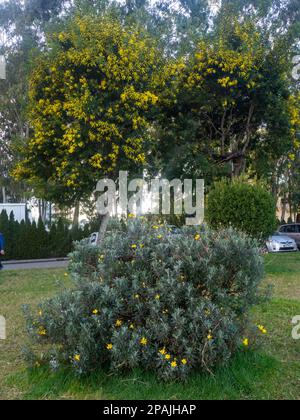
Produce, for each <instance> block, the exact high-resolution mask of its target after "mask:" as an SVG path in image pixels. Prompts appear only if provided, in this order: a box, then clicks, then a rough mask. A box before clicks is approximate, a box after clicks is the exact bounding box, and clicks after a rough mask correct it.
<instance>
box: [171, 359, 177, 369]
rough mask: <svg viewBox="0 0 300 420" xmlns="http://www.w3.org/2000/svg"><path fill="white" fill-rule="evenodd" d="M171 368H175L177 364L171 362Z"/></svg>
mask: <svg viewBox="0 0 300 420" xmlns="http://www.w3.org/2000/svg"><path fill="white" fill-rule="evenodd" d="M171 366H172V368H176V367H177V362H176V361H175V360H173V362H172V363H171Z"/></svg>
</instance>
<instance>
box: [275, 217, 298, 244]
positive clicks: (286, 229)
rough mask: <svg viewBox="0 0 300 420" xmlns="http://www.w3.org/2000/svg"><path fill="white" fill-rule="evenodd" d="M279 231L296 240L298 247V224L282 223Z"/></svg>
mask: <svg viewBox="0 0 300 420" xmlns="http://www.w3.org/2000/svg"><path fill="white" fill-rule="evenodd" d="M279 233H280V234H283V235H285V236H288V237H289V238H292V239H294V240H295V241H296V243H297V246H298V249H300V224H299V223H290V224H288V225H282V226H281V227H280V228H279Z"/></svg>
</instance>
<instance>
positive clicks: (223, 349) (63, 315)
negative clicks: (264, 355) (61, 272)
mask: <svg viewBox="0 0 300 420" xmlns="http://www.w3.org/2000/svg"><path fill="white" fill-rule="evenodd" d="M71 258H72V262H71V264H70V268H69V271H70V274H71V276H72V280H73V282H74V287H73V288H72V289H70V290H65V291H64V292H63V293H60V294H59V295H57V296H56V297H54V298H52V299H50V300H46V301H45V302H43V303H42V304H41V305H40V306H39V308H38V310H37V311H35V312H34V313H33V312H32V311H29V309H28V308H27V310H26V318H27V322H28V330H29V332H30V334H31V336H32V337H33V338H34V339H35V340H38V342H40V343H41V344H42V345H44V344H47V346H46V347H47V348H50V349H51V350H50V352H49V353H48V354H47V356H45V357H44V358H43V359H42V360H40V359H37V358H36V357H35V356H34V354H31V356H30V357H29V359H30V361H31V363H32V364H38V365H40V364H41V363H50V365H51V366H52V367H54V368H59V367H60V366H64V365H70V366H71V367H72V368H73V369H74V370H75V371H76V372H77V373H78V374H89V373H91V372H93V371H96V370H99V369H109V370H112V371H113V372H122V371H124V370H125V371H126V370H133V369H135V368H141V369H144V370H150V371H154V372H156V374H157V375H158V376H159V377H160V378H162V379H164V380H174V379H180V380H184V379H186V378H187V377H188V375H189V373H190V372H191V371H193V370H197V369H202V370H206V371H212V370H213V369H214V368H215V366H216V365H220V364H224V363H226V362H227V361H229V360H230V358H231V357H232V356H233V354H234V353H235V352H236V351H237V350H238V349H240V348H241V347H243V342H245V335H246V334H248V333H246V331H247V328H248V315H249V309H250V308H251V306H252V305H255V304H256V303H258V302H259V301H260V298H261V297H260V295H259V292H258V290H259V285H260V282H261V279H262V277H263V262H262V258H261V256H260V254H259V250H258V246H257V243H256V242H255V241H254V240H252V239H250V238H249V237H247V236H246V235H244V234H240V233H237V232H235V231H234V230H231V229H229V230H224V231H220V232H214V231H209V230H208V231H206V232H205V233H198V232H197V230H196V229H194V228H183V229H182V233H180V234H173V233H171V232H170V230H169V229H168V227H167V226H158V225H157V226H152V225H151V224H148V223H147V222H145V221H143V220H139V219H135V220H131V221H130V222H129V223H128V225H125V224H121V225H119V226H118V227H115V229H113V230H110V231H109V233H108V234H107V236H106V238H105V240H104V242H103V243H102V244H101V246H100V247H91V246H89V245H88V244H87V242H86V241H83V242H80V243H78V244H77V245H76V249H75V251H74V253H73V254H72V255H71ZM248 337H249V335H248ZM246 342H247V345H248V341H246ZM250 344H251V340H250Z"/></svg>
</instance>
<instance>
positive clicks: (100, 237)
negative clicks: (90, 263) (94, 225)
mask: <svg viewBox="0 0 300 420" xmlns="http://www.w3.org/2000/svg"><path fill="white" fill-rule="evenodd" d="M109 219H110V214H109V213H107V214H106V215H105V216H103V218H102V220H101V225H100V228H99V235H98V242H97V244H98V245H100V244H101V242H102V241H103V239H104V238H105V234H106V231H107V228H108V223H109Z"/></svg>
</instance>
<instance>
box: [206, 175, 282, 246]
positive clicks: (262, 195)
mask: <svg viewBox="0 0 300 420" xmlns="http://www.w3.org/2000/svg"><path fill="white" fill-rule="evenodd" d="M206 218H207V222H208V223H209V225H210V226H211V227H212V228H213V229H219V228H228V227H233V228H235V229H237V230H239V231H242V232H245V233H247V234H249V235H251V236H253V237H255V238H257V239H266V238H267V237H268V236H269V235H271V234H272V233H274V231H275V230H276V228H277V220H276V203H275V200H274V198H273V196H272V195H271V194H270V193H269V192H268V191H267V190H266V189H265V188H264V187H263V186H261V185H251V184H249V183H246V182H245V181H243V180H239V179H237V180H234V181H228V180H223V181H219V182H217V183H215V185H214V187H213V189H212V190H211V191H210V193H209V194H208V198H207V208H206Z"/></svg>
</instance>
